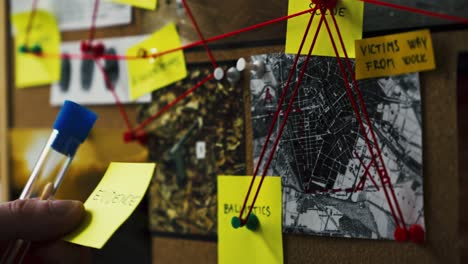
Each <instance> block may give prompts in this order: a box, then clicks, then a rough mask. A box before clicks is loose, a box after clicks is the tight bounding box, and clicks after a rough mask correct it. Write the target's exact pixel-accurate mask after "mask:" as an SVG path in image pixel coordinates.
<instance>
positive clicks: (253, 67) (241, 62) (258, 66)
mask: <svg viewBox="0 0 468 264" xmlns="http://www.w3.org/2000/svg"><path fill="white" fill-rule="evenodd" d="M236 68H237V70H238V71H240V72H241V71H243V70H245V69H246V68H250V73H252V75H254V76H256V77H257V78H259V79H260V78H262V77H263V75H264V74H265V63H264V62H263V61H262V60H254V61H253V62H252V63H247V61H246V60H245V59H244V58H240V59H238V60H237V64H236Z"/></svg>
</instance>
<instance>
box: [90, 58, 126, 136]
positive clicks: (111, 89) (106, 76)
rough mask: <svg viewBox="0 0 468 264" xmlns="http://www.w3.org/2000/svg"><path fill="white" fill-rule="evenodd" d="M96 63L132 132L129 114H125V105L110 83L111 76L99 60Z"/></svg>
mask: <svg viewBox="0 0 468 264" xmlns="http://www.w3.org/2000/svg"><path fill="white" fill-rule="evenodd" d="M94 62H95V63H96V65H97V67H98V68H99V70H100V71H101V73H102V75H103V77H104V80H105V81H106V84H107V87H109V90H110V91H111V93H112V96H113V97H114V99H115V102H116V104H117V107H118V108H119V111H120V114H121V116H122V118H123V119H124V121H125V124H126V125H127V128H128V130H130V131H131V130H132V125H131V123H130V120H129V118H128V116H127V113H126V112H125V109H124V107H123V104H122V103H121V102H120V99H119V96H118V95H117V93H116V91H115V87H114V85H112V82H111V81H110V79H109V76H108V75H107V73H106V71H105V70H104V67H103V66H102V64H101V62H99V60H97V59H96V60H94Z"/></svg>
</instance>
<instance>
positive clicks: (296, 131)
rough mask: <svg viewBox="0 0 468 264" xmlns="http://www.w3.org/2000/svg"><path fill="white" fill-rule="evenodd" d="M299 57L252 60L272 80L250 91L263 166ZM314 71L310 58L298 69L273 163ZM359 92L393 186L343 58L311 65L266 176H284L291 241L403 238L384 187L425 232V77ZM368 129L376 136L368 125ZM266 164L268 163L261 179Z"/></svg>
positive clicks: (387, 80) (374, 82)
mask: <svg viewBox="0 0 468 264" xmlns="http://www.w3.org/2000/svg"><path fill="white" fill-rule="evenodd" d="M294 57H295V55H287V54H283V53H273V54H265V55H257V56H253V57H252V58H251V59H252V60H261V61H264V62H265V64H266V73H265V74H264V76H262V77H261V78H258V77H257V76H252V78H251V82H250V91H251V104H252V105H251V116H252V130H253V146H254V147H253V158H254V165H257V163H258V161H259V156H260V154H261V150H262V147H263V146H264V144H266V142H265V140H266V137H267V135H268V131H269V128H270V125H271V123H272V120H273V117H274V115H275V111H276V108H277V105H278V102H279V100H280V97H281V94H282V93H283V89H284V86H285V84H286V81H287V79H288V76H289V73H290V70H291V68H292V66H293V64H294ZM304 62H305V56H303V57H300V58H299V61H298V64H297V66H296V69H294V73H293V76H292V81H291V84H290V88H289V90H288V92H287V94H286V97H285V100H284V101H283V104H282V108H281V111H280V113H279V117H278V121H277V123H276V124H275V127H274V130H273V134H272V135H271V137H270V142H268V146H269V147H268V148H267V151H266V155H269V153H270V152H271V148H272V145H273V141H274V140H275V139H276V136H277V135H278V132H279V130H280V125H281V122H282V121H283V119H284V115H285V112H286V109H287V104H288V102H289V99H290V98H291V96H292V92H293V90H294V88H295V85H296V83H297V81H298V78H299V73H300V70H301V68H302V65H303V63H304ZM344 63H345V61H344V60H343V64H344ZM351 63H352V64H353V67H354V61H352V62H351ZM344 65H346V64H344ZM348 79H349V80H351V79H350V78H349V77H348ZM350 86H352V83H350ZM359 87H360V91H361V93H362V96H363V99H364V102H365V106H366V109H367V112H368V114H369V118H370V121H371V125H372V128H373V130H374V132H375V136H376V139H377V143H378V144H379V148H380V150H381V153H382V157H383V161H384V163H385V167H386V170H387V173H388V176H389V178H390V183H391V184H385V185H383V184H382V181H381V179H380V177H379V174H378V173H377V170H376V167H377V166H374V165H375V163H374V162H372V155H371V153H370V152H369V149H368V147H367V145H366V142H365V136H364V134H363V132H362V130H361V129H360V126H359V123H358V120H357V118H356V114H355V112H354V110H353V108H352V105H351V103H350V99H349V97H348V94H347V93H346V89H345V85H344V80H343V77H342V74H341V71H340V68H339V65H338V63H337V60H336V58H331V57H311V59H310V61H309V63H308V65H307V68H306V72H305V75H304V78H303V79H302V82H301V85H300V88H299V91H298V93H297V97H296V98H295V101H294V103H293V105H292V110H291V112H290V114H289V117H288V120H287V123H286V126H285V128H284V131H283V133H282V135H281V139H280V141H279V144H278V146H277V148H276V150H275V155H274V157H273V161H272V162H271V164H270V166H269V169H268V171H267V174H266V175H273V176H275V175H280V176H281V177H282V188H283V232H285V233H299V234H310V235H322V236H333V237H349V238H365V239H394V236H393V232H394V230H395V228H396V223H395V221H394V219H393V217H392V214H391V210H390V208H389V206H388V201H387V200H386V197H385V194H384V191H383V186H386V188H387V190H388V189H389V188H390V186H391V188H393V190H392V191H393V192H394V193H395V196H396V199H397V200H398V204H399V206H400V207H401V211H402V214H403V217H404V221H405V223H406V224H407V225H412V224H419V225H421V226H422V227H423V228H424V200H423V174H422V173H423V170H422V168H423V167H422V117H421V95H420V83H419V75H418V74H417V73H412V74H405V75H399V76H390V77H384V78H375V79H367V80H362V81H359ZM354 95H356V94H354ZM355 98H357V96H355ZM356 100H357V99H356ZM359 111H360V112H361V115H362V109H359ZM364 128H365V130H366V132H365V133H369V126H368V124H364ZM368 135H369V134H368ZM369 137H370V136H369ZM371 144H372V143H371ZM373 149H374V153H375V147H373ZM266 160H267V156H266V157H264V158H263V160H262V164H261V166H260V169H259V174H261V173H262V172H263V170H264V163H265V161H266ZM378 168H379V169H382V167H378Z"/></svg>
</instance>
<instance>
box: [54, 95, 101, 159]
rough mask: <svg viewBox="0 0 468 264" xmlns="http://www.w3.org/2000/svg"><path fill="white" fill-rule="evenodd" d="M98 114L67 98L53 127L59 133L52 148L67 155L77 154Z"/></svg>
mask: <svg viewBox="0 0 468 264" xmlns="http://www.w3.org/2000/svg"><path fill="white" fill-rule="evenodd" d="M96 119H97V115H96V113H94V112H92V111H91V110H89V109H87V108H86V107H83V106H81V105H79V104H77V103H75V102H72V101H68V100H66V101H65V102H64V104H63V106H62V109H61V110H60V112H59V113H58V115H57V118H56V119H55V123H54V126H53V128H54V129H56V130H58V135H57V138H56V139H55V141H54V142H53V144H52V148H53V149H55V150H56V151H58V152H60V153H63V154H65V155H69V156H73V155H75V152H76V150H77V149H78V146H79V145H80V144H81V143H83V142H84V141H85V139H86V138H87V137H88V135H89V132H90V131H91V129H92V128H93V126H94V123H95V122H96Z"/></svg>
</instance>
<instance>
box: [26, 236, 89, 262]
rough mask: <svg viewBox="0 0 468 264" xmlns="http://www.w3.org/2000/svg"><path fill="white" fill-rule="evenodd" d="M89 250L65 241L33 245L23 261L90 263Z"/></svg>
mask: <svg viewBox="0 0 468 264" xmlns="http://www.w3.org/2000/svg"><path fill="white" fill-rule="evenodd" d="M91 253H92V252H91V249H90V248H87V247H82V246H79V245H75V244H71V243H68V242H65V241H55V242H52V243H47V244H33V245H32V246H31V249H30V251H29V252H28V255H27V256H26V258H25V259H24V262H23V263H25V264H28V263H35V264H37V263H48V264H49V263H57V264H59V263H67V264H74V263H76V264H78V263H80V264H86V263H91V258H92V256H91V255H92V254H91Z"/></svg>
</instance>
